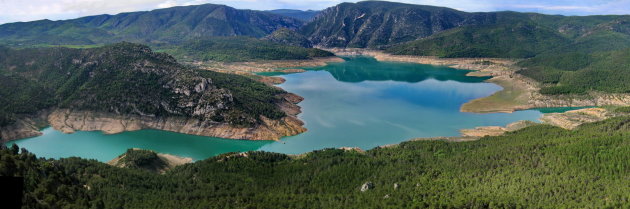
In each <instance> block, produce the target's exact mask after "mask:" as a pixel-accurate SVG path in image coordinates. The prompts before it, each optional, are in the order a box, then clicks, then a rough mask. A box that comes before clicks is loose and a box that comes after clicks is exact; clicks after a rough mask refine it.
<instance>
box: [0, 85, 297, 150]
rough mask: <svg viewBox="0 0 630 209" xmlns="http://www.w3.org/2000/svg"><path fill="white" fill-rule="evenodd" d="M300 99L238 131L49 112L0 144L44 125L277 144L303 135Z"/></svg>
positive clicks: (23, 123) (289, 98)
mask: <svg viewBox="0 0 630 209" xmlns="http://www.w3.org/2000/svg"><path fill="white" fill-rule="evenodd" d="M302 100H303V98H302V97H300V96H298V95H295V94H291V93H287V94H285V95H284V100H283V102H281V103H279V104H278V106H279V107H280V108H281V109H282V110H283V111H284V112H285V113H286V114H287V116H286V117H284V118H282V119H280V120H271V119H268V118H264V117H263V118H262V121H263V123H262V124H259V125H257V126H255V127H237V126H232V125H230V124H225V123H207V122H203V121H201V120H199V119H195V118H184V117H153V116H140V115H130V114H127V115H121V114H115V113H109V112H97V111H85V110H72V109H52V110H46V111H42V112H40V113H39V114H36V115H34V116H25V117H24V118H22V119H20V120H18V121H17V122H16V123H15V124H14V125H11V126H6V127H2V128H0V137H1V139H2V143H4V142H7V141H11V140H16V139H22V138H28V137H34V136H39V135H41V134H42V133H41V132H40V131H39V129H41V128H42V127H45V126H47V125H50V126H52V127H53V128H54V129H56V130H60V131H62V132H64V133H73V132H75V131H103V132H104V133H106V134H116V133H121V132H123V131H136V130H141V129H157V130H164V131H172V132H177V133H184V134H192V135H200V136H210V137H220V138H229V139H246V140H280V138H281V137H284V136H292V135H296V134H299V133H302V132H305V131H306V128H304V127H303V125H304V122H302V121H301V120H299V119H298V118H297V114H299V113H300V112H301V110H300V107H299V106H298V105H297V103H299V102H301V101H302Z"/></svg>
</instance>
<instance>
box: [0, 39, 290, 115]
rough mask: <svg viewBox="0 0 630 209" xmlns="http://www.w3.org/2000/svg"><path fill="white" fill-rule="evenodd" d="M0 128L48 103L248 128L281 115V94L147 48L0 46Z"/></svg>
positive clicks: (266, 87) (120, 45) (113, 46)
mask: <svg viewBox="0 0 630 209" xmlns="http://www.w3.org/2000/svg"><path fill="white" fill-rule="evenodd" d="M0 81H2V82H0V87H1V88H0V101H1V102H2V104H3V105H2V106H0V126H4V125H8V124H10V123H12V122H13V121H15V119H16V118H17V117H19V115H23V114H31V113H35V112H37V111H39V110H42V109H45V108H50V107H61V108H69V109H78V110H97V111H104V112H112V113H117V114H135V115H144V116H156V117H160V116H185V117H192V118H198V119H200V120H207V121H213V122H225V123H230V124H237V125H252V124H257V123H259V122H260V118H259V117H260V116H265V117H267V118H271V119H278V118H282V117H284V116H285V114H284V112H282V111H281V110H280V108H279V107H277V106H276V104H275V103H276V102H277V101H280V100H282V98H281V97H280V96H278V95H280V94H284V93H286V92H284V91H282V90H279V89H276V88H272V87H269V86H267V85H265V84H263V83H259V82H256V81H253V80H251V79H249V78H246V77H243V76H238V75H230V74H223V73H216V72H211V71H201V70H197V69H195V68H190V67H187V66H183V65H181V64H179V63H178V62H177V61H176V60H175V59H174V58H173V57H171V56H170V55H168V54H165V53H156V52H153V51H152V50H151V49H149V48H148V47H147V46H143V45H139V44H131V43H119V44H113V45H107V46H104V47H99V48H90V49H70V48H59V47H53V48H29V49H18V50H16V49H10V48H6V47H4V48H0Z"/></svg>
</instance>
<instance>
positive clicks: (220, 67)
mask: <svg viewBox="0 0 630 209" xmlns="http://www.w3.org/2000/svg"><path fill="white" fill-rule="evenodd" d="M343 61H344V60H343V59H341V58H339V57H336V56H333V57H319V58H313V59H310V60H267V61H252V62H233V63H224V62H195V63H191V64H193V65H196V66H198V67H200V68H201V69H205V70H212V71H216V72H222V73H233V74H239V75H251V74H254V73H261V72H284V73H297V72H304V70H302V69H292V68H298V67H318V66H325V65H327V64H328V63H331V62H343Z"/></svg>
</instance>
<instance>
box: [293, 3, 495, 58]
mask: <svg viewBox="0 0 630 209" xmlns="http://www.w3.org/2000/svg"><path fill="white" fill-rule="evenodd" d="M494 19H495V17H493V16H492V14H482V13H479V14H477V13H465V12H461V11H457V10H454V9H449V8H443V7H433V6H421V5H412V4H401V3H393V2H383V1H363V2H359V3H342V4H339V5H337V6H334V7H331V8H328V9H325V10H324V11H322V12H321V14H319V15H318V16H317V17H316V18H315V19H314V20H313V21H312V22H310V23H308V24H307V25H306V26H304V27H302V28H301V29H300V31H301V33H302V34H305V35H306V36H307V37H309V39H310V40H311V41H312V42H313V44H315V45H319V46H324V47H359V48H363V47H377V46H381V45H388V44H394V43H401V42H405V41H412V40H415V39H417V38H421V37H427V36H430V35H433V34H435V33H438V32H441V31H444V30H448V29H451V28H455V27H459V26H462V25H473V24H484V23H486V22H488V21H491V22H492V21H494Z"/></svg>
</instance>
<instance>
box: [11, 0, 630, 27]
mask: <svg viewBox="0 0 630 209" xmlns="http://www.w3.org/2000/svg"><path fill="white" fill-rule="evenodd" d="M356 1H357V0H0V24H2V23H7V22H17V21H32V20H40V19H51V20H61V19H71V18H76V17H81V16H87V15H97V14H117V13H120V12H130V11H142V10H152V9H157V8H166V7H172V6H181V5H195V4H204V3H214V4H225V5H228V6H232V7H236V8H239V9H256V10H268V9H302V10H306V9H315V10H319V9H323V8H326V7H329V6H333V5H335V4H338V3H341V2H356ZM394 1H399V2H406V3H413V4H425V5H434V6H445V7H451V8H455V9H459V10H463V11H469V12H485V11H502V10H512V11H524V12H539V13H546V14H563V15H594V14H630V0H394Z"/></svg>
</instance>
